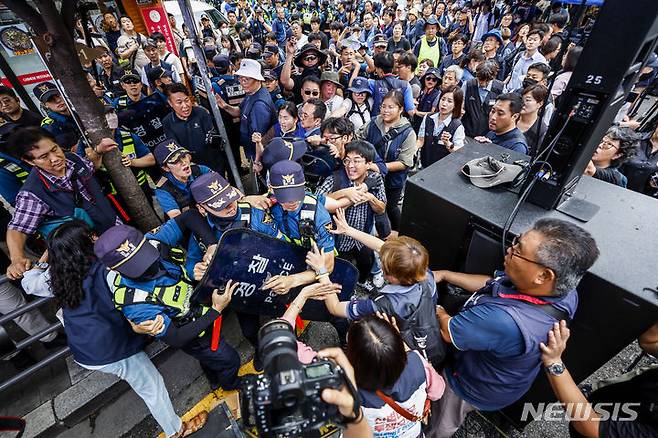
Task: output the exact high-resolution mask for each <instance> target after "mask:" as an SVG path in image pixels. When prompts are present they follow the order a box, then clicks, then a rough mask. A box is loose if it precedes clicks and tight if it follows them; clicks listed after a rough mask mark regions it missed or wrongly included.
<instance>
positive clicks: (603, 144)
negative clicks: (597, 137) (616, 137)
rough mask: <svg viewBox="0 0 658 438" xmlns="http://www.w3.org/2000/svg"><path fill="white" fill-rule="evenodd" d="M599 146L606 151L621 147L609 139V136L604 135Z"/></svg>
mask: <svg viewBox="0 0 658 438" xmlns="http://www.w3.org/2000/svg"><path fill="white" fill-rule="evenodd" d="M599 148H601V149H603V150H604V151H609V150H610V149H619V146H617V145H616V144H614V143H613V142H612V141H610V140H608V139H607V137H603V139H602V140H601V143H599Z"/></svg>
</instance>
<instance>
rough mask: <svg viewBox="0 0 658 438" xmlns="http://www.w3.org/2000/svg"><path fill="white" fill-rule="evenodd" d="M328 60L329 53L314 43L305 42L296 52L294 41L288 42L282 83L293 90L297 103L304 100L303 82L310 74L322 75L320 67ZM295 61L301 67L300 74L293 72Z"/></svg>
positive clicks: (284, 86)
mask: <svg viewBox="0 0 658 438" xmlns="http://www.w3.org/2000/svg"><path fill="white" fill-rule="evenodd" d="M326 61H327V55H326V54H325V53H324V52H323V51H321V50H320V49H318V48H317V47H316V46H315V45H314V44H305V45H304V46H303V47H302V48H301V50H300V51H299V53H297V54H295V44H294V41H292V40H288V42H287V43H286V60H285V63H284V65H283V69H282V70H281V77H280V79H279V80H280V81H281V85H283V88H285V89H286V90H288V91H292V93H293V96H294V101H295V103H297V104H298V103H300V102H301V101H302V95H301V90H302V82H303V81H304V79H305V78H306V77H308V76H315V77H318V78H319V77H320V76H321V75H322V72H321V71H320V67H321V66H322V65H323V64H324V63H325V62H326ZM293 62H294V63H295V65H296V66H297V67H299V68H300V69H301V73H300V74H295V75H293V74H292V68H293V67H292V64H293Z"/></svg>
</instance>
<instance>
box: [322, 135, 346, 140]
mask: <svg viewBox="0 0 658 438" xmlns="http://www.w3.org/2000/svg"><path fill="white" fill-rule="evenodd" d="M339 138H343V136H342V135H332V136H325V137H324V139H325V140H332V141H335V140H338V139H339Z"/></svg>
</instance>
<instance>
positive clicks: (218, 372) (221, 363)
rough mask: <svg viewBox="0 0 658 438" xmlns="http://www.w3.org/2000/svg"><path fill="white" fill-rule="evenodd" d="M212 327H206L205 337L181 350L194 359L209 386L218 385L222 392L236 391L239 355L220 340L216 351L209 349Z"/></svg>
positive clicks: (237, 386) (238, 383)
mask: <svg viewBox="0 0 658 438" xmlns="http://www.w3.org/2000/svg"><path fill="white" fill-rule="evenodd" d="M211 330H212V326H211V327H208V329H207V330H206V331H207V332H208V333H206V335H205V336H203V337H201V338H198V337H197V338H195V339H194V340H193V341H191V342H190V343H189V344H187V345H186V346H185V347H183V348H182V350H183V351H184V352H185V353H187V354H189V355H190V356H192V357H193V358H195V359H196V360H198V361H199V363H200V364H201V368H202V369H203V371H204V372H205V374H206V376H208V380H210V383H211V384H219V386H221V387H222V388H223V389H224V390H227V391H229V390H233V389H238V388H239V386H240V379H239V378H238V370H239V369H240V355H239V354H238V352H237V351H235V349H234V348H233V347H231V346H230V345H229V344H228V343H226V341H225V340H224V339H223V338H222V339H220V340H219V348H218V349H217V351H212V350H211V349H210V333H209V331H211Z"/></svg>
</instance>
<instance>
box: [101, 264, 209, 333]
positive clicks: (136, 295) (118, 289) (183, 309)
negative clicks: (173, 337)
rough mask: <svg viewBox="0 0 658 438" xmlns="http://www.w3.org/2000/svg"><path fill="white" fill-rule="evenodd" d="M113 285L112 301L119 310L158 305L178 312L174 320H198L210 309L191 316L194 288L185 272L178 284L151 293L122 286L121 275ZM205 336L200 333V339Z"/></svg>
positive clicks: (162, 287)
mask: <svg viewBox="0 0 658 438" xmlns="http://www.w3.org/2000/svg"><path fill="white" fill-rule="evenodd" d="M113 284H114V288H113V289H114V290H113V298H112V299H113V301H114V306H115V307H116V308H117V309H118V310H121V309H122V308H123V307H124V306H128V305H132V304H156V305H160V306H165V307H168V308H169V309H172V310H174V311H176V312H177V313H176V315H175V316H174V317H173V318H174V319H182V318H188V317H192V318H197V317H200V316H201V315H204V314H206V313H207V312H208V310H209V308H208V307H206V306H201V308H200V312H199V314H197V315H192V314H191V310H192V309H191V305H190V299H191V298H192V292H193V291H194V287H193V286H192V285H191V284H190V282H189V279H188V278H187V276H186V275H185V271H183V278H182V279H181V280H180V281H179V282H178V283H175V284H172V285H169V286H157V287H156V288H155V289H154V290H153V291H152V292H151V293H149V292H147V291H143V290H141V289H135V288H132V287H128V286H125V285H123V284H121V275H120V274H116V277H115V278H114V282H113ZM204 334H205V331H203V332H201V333H199V337H201V336H203V335H204Z"/></svg>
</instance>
